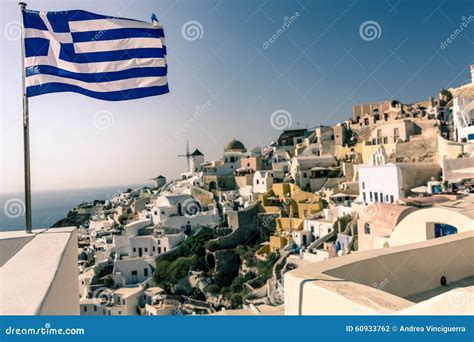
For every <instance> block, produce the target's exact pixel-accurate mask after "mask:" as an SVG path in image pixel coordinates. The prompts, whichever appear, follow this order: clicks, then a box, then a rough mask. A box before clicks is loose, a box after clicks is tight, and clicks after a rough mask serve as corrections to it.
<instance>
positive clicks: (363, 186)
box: [362, 182, 365, 190]
mask: <svg viewBox="0 0 474 342" xmlns="http://www.w3.org/2000/svg"><path fill="white" fill-rule="evenodd" d="M362 190H365V182H362Z"/></svg>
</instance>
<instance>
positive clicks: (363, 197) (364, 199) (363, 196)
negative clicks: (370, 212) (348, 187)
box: [362, 192, 367, 202]
mask: <svg viewBox="0 0 474 342" xmlns="http://www.w3.org/2000/svg"><path fill="white" fill-rule="evenodd" d="M366 197H367V196H366V195H365V192H363V193H362V200H363V201H364V202H367V198H366Z"/></svg>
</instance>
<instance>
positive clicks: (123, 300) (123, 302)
mask: <svg viewBox="0 0 474 342" xmlns="http://www.w3.org/2000/svg"><path fill="white" fill-rule="evenodd" d="M122 305H125V299H122ZM119 312H120V311H119Z"/></svg>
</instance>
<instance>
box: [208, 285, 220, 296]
mask: <svg viewBox="0 0 474 342" xmlns="http://www.w3.org/2000/svg"><path fill="white" fill-rule="evenodd" d="M206 290H207V292H209V293H212V294H218V293H220V291H221V288H220V287H219V286H217V285H216V284H211V285H209V286H208V287H207V288H206Z"/></svg>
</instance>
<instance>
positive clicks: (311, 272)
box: [285, 231, 474, 315]
mask: <svg viewBox="0 0 474 342" xmlns="http://www.w3.org/2000/svg"><path fill="white" fill-rule="evenodd" d="M473 264H474V232H472V231H470V232H465V233H459V234H454V235H449V236H445V237H442V238H437V239H430V240H426V241H422V242H417V243H412V244H408V245H402V246H396V247H390V248H382V249H377V250H370V251H364V252H357V253H353V254H349V255H345V256H342V257H339V258H332V259H327V260H324V261H321V262H317V263H313V264H310V265H307V266H303V267H300V268H297V269H295V270H293V271H290V272H288V273H286V274H285V314H290V315H294V314H305V315H314V314H344V315H350V314H389V313H393V314H400V313H402V314H409V313H410V312H416V313H417V314H425V315H426V314H428V315H429V314H444V313H449V314H471V315H472V314H473V313H474V308H473V307H472V305H470V303H469V301H468V300H466V301H464V302H463V303H460V304H459V305H457V306H455V305H450V306H449V305H448V306H446V307H444V308H441V309H440V308H439V307H438V306H434V305H435V303H439V302H446V301H449V298H453V297H455V296H456V294H454V295H453V291H459V289H460V288H461V289H462V291H465V293H466V294H465V295H467V296H470V293H474V291H473V290H474V286H472V277H473V276H474V269H473V267H472V265H473ZM414 275H416V277H414ZM442 277H444V279H446V282H447V284H451V287H450V288H449V287H444V286H443V285H442V282H443V280H442ZM456 286H467V287H456ZM445 296H447V297H445ZM420 300H421V302H420Z"/></svg>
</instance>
